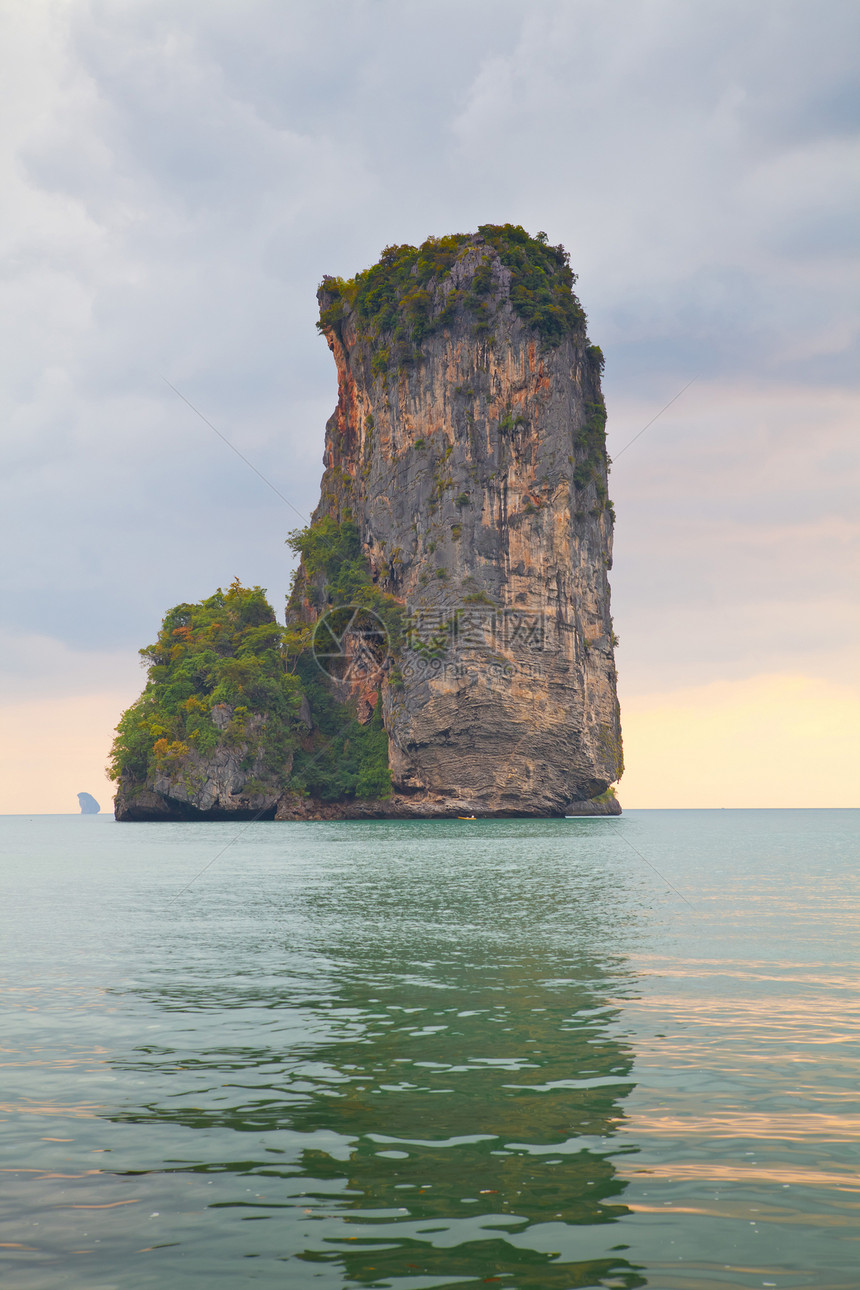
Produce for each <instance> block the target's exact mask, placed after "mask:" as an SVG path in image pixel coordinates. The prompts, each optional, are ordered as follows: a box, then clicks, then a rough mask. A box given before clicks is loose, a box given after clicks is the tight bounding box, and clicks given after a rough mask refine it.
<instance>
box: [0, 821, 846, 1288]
mask: <svg viewBox="0 0 860 1290" xmlns="http://www.w3.org/2000/svg"><path fill="white" fill-rule="evenodd" d="M858 824H860V813H858V812H851V811H701V812H698V811H674V812H673V811H666V812H661V811H651V812H645V811H643V812H635V811H633V812H630V813H628V814H626V815H624V816H623V817H621V818H620V819H618V820H556V821H501V820H499V821H476V822H474V823H473V822H468V821H463V822H460V821H434V822H429V821H428V822H384V823H383V822H379V823H376V822H366V823H321V824H274V823H258V824H253V825H250V826H247V825H246V826H242V825H238V824H223V823H213V824H151V825H133V824H125V825H116V824H114V823H113V821H111V820H109V819H105V818H102V817H90V818H88V817H76V816H75V817H59V816H56V817H38V816H37V817H32V818H25V817H3V818H0V875H2V911H3V939H4V953H3V972H2V977H3V980H2V994H0V1005H2V1010H3V1029H2V1034H3V1039H2V1050H3V1051H2V1054H0V1059H2V1062H3V1069H2V1090H0V1120H2V1123H0V1139H2V1160H0V1167H2V1172H0V1187H2V1194H3V1208H2V1221H0V1256H2V1262H3V1264H5V1265H6V1266H5V1281H4V1284H5V1285H7V1286H9V1287H12V1288H18V1287H20V1288H22V1290H23V1288H26V1290H37V1288H39V1287H46V1288H47V1287H50V1288H51V1290H55V1288H65V1287H69V1288H70V1290H71V1288H72V1287H74V1288H75V1290H78V1288H80V1290H84V1288H86V1290H93V1288H96V1287H98V1288H107V1287H118V1288H119V1287H121V1288H122V1290H136V1288H137V1287H144V1286H152V1285H159V1286H163V1287H171V1288H173V1287H178V1288H179V1290H183V1288H184V1287H192V1286H194V1287H196V1286H201V1287H202V1286H208V1285H210V1284H223V1285H225V1286H239V1285H246V1284H247V1285H249V1286H250V1285H259V1286H262V1287H269V1286H272V1287H275V1286H277V1287H289V1288H292V1287H305V1286H307V1287H319V1288H320V1290H334V1288H335V1287H346V1286H363V1287H383V1286H391V1287H397V1290H424V1288H425V1287H432V1286H452V1287H460V1286H464V1287H465V1286H470V1287H472V1286H475V1287H477V1286H485V1285H491V1286H500V1287H521V1288H522V1290H526V1288H529V1290H531V1288H533V1287H534V1288H540V1290H569V1288H572V1287H597V1286H606V1287H636V1286H650V1287H655V1288H657V1290H664V1288H665V1290H725V1287H735V1286H744V1287H759V1286H776V1287H779V1288H780V1290H788V1288H789V1287H799V1286H810V1287H815V1290H836V1288H837V1287H838V1288H839V1290H845V1288H849V1287H850V1288H851V1290H856V1287H858V1286H860V1272H858V1270H857V1269H858V1267H860V1250H858V1248H857V1243H856V1238H857V1236H858V1232H860V1205H859V1204H858V1201H860V1183H858V1173H857V1143H858V1138H860V1097H858V1081H857V1074H858V1065H857V1056H858V1044H857V1039H858V1026H857V1010H856V1004H857V992H856V991H857V977H858V972H857V963H856V948H857V940H856V913H857V905H858V900H857V880H856V874H857V855H858V847H857V842H858V832H860V829H858ZM201 871H202V872H201ZM188 884H190V886H189V885H188Z"/></svg>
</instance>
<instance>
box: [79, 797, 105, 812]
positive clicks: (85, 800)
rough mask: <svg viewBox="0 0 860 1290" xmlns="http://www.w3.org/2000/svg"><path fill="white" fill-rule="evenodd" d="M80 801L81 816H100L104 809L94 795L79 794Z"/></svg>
mask: <svg viewBox="0 0 860 1290" xmlns="http://www.w3.org/2000/svg"><path fill="white" fill-rule="evenodd" d="M78 801H79V802H80V804H81V815H98V813H99V811H100V810H101V809H102V808H101V807H100V806H99V804H98V802H97V801H96V799H95V798H94V797H93V795H92V793H78Z"/></svg>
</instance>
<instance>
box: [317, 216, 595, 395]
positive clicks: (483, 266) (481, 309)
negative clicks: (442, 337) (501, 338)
mask: <svg viewBox="0 0 860 1290" xmlns="http://www.w3.org/2000/svg"><path fill="white" fill-rule="evenodd" d="M470 246H475V247H477V249H478V251H479V253H480V255H481V258H480V260H479V263H478V265H477V268H476V269H475V272H474V274H473V276H472V281H471V285H470V286H469V288H468V290H466V289H455V288H453V287H450V286H449V287H448V289H447V290H442V289H441V288H442V286H443V284H444V283H445V282H446V280H447V279H448V278H449V277H450V274H451V269H452V267H453V265H454V263H455V261H456V260H457V258H458V256H459V255H460V254H461V253H462V252H463V251H464V249H466V248H467V247H470ZM496 257H498V260H499V261H500V262H501V264H502V265H503V266H504V268H505V269H507V270H508V271H509V273H510V300H511V305H512V306H513V309H514V311H515V312H516V314H517V315H518V316H519V317H520V318H522V320H523V321H524V322H525V323H526V324H528V326H530V327H532V328H533V329H534V330H535V331H536V332H537V334H538V335H539V337H540V339H541V342H542V344H543V346H544V347H545V348H547V349H550V348H553V347H555V346H556V345H558V344H560V343H561V341H562V340H563V339H564V337H565V336H566V335H568V334H569V333H571V332H573V331H575V330H581V329H582V328H583V327H584V322H585V315H584V313H583V311H582V307H581V305H580V303H579V301H578V300H577V298H576V296H575V295H574V294H573V284H574V282H575V281H576V275H575V274H574V273H573V272H572V271H571V268H570V264H569V256H568V254H567V252H566V251H565V250H564V248H563V247H561V246H549V245H548V244H547V239H546V234H541V233H539V234H538V235H537V237H530V236H529V234H528V233H527V232H526V231H525V229H524V228H522V227H521V226H520V225H518V224H482V225H480V227H479V229H478V233H477V234H465V233H455V234H452V235H450V236H449V237H440V238H434V237H431V238H428V239H427V241H426V242H422V244H421V245H420V246H417V247H416V246H410V245H403V246H387V247H386V248H385V250H384V251H383V252H382V255H381V257H380V259H379V262H378V263H377V264H374V265H372V266H371V267H370V268H369V269H365V270H364V272H363V273H358V274H356V276H355V277H354V278H350V279H348V280H346V279H343V278H335V277H325V278H323V281H322V284H321V288H320V290H321V293H322V295H321V300H322V309H321V312H320V320H319V322H318V324H317V326H318V327H319V329H320V330H321V331H325V330H327V329H328V328H330V327H333V328H336V329H337V328H339V327H340V326H341V325H342V323H343V320H344V318H345V316H346V314H347V311H348V310H350V311H351V314H352V319H353V324H354V326H355V328H356V330H357V333H358V337H359V340H361V341H364V342H369V343H371V344H372V346H373V354H372V359H371V366H372V370H373V372H374V374H375V375H379V374H381V373H384V372H385V371H387V370H388V369H389V368H390V367H391V366H398V367H403V366H408V365H410V364H411V363H414V362H416V361H417V360H418V358H419V357H420V352H419V348H418V347H419V346H420V344H421V342H422V340H423V339H424V338H425V336H428V335H430V334H431V333H433V332H435V331H438V330H439V329H440V328H443V327H447V326H449V325H450V324H451V322H452V321H453V319H454V316H455V314H456V311H457V309H458V307H460V306H462V308H463V309H464V310H466V311H467V312H468V313H469V314H471V316H472V319H473V331H474V334H475V336H476V337H478V338H480V337H482V336H489V335H490V334H491V333H492V330H493V322H494V317H495V309H494V294H495V293H494V291H493V286H494V280H495V279H494V274H493V262H494V260H495V259H496Z"/></svg>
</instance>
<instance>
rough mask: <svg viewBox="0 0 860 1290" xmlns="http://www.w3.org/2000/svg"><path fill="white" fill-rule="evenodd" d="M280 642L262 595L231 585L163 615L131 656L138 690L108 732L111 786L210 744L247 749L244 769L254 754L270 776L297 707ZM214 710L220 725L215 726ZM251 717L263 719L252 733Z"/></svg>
mask: <svg viewBox="0 0 860 1290" xmlns="http://www.w3.org/2000/svg"><path fill="white" fill-rule="evenodd" d="M282 637H283V629H282V628H281V627H279V626H278V623H277V622H276V620H275V615H274V612H273V610H272V608H271V606H270V605H269V604H268V603H267V601H266V597H265V592H264V591H263V589H262V588H261V587H251V588H248V587H243V586H242V584H241V583H240V582H239V581H238V579H237V580H236V581H235V582H233V583H232V585H231V586H230V587H229V588H228V590H227V591H226V592H224V591H222V590H221V589H220V588H219V589H218V591H217V592H216V593H215V595H214V596H210V597H209V598H208V599H207V600H204V601H203V602H202V603H200V604H197V605H189V604H182V605H177V606H176V608H175V609H171V610H170V612H169V613H168V614H167V615H166V617H165V619H164V622H163V623H162V626H161V630H160V632H159V633H158V638H157V640H156V642H155V644H154V645H148V646H147V647H146V648H145V649H142V650H141V651H140V654H141V657H142V658H143V659H145V660H146V662H147V664H148V668H147V683H146V687H145V689H144V691H143V694H142V695H141V696H140V698H139V699H138V700H137V702H136V703H134V704H132V706H131V707H130V708H129V709H128V710H127V711H126V712H125V713H124V714H123V716H122V718H121V720H120V723H119V725H118V727H117V734H116V739H115V741H114V745H113V749H112V751H111V760H110V765H109V773H110V775H111V778H113V779H118V778H119V777H120V775H121V774H123V773H125V774H126V775H128V776H129V777H131V778H132V779H133V780H135V781H136V782H138V783H141V784H143V783H147V782H149V783H151V782H152V780H153V778H154V775H155V772H156V771H157V770H159V769H162V768H164V767H170V766H172V765H176V764H178V763H180V762H181V760H182V758H183V757H184V756H185V755H186V754H188V753H189V752H191V751H192V750H194V751H195V752H197V753H200V754H201V755H203V756H206V755H207V754H211V753H212V752H214V751H215V749H216V747H217V746H218V745H219V744H227V745H230V746H234V747H235V746H239V745H248V746H249V754H248V755H249V757H250V760H251V761H253V760H254V757H255V754H256V753H257V752H259V751H262V753H263V756H264V765H265V768H266V770H267V771H269V772H271V773H272V774H277V772H278V770H279V769H282V768H283V766H284V764H285V763H286V760H287V758H288V757H289V754H290V751H291V750H292V747H293V742H294V741H293V737H292V733H291V729H290V723H291V719H292V718H293V717H294V715H295V713H296V712H297V711H298V707H299V703H300V699H301V693H300V687H299V683H298V681H297V679H296V678H295V677H293V676H290V675H288V674H287V672H286V670H285V668H284V653H283V643H282ZM216 708H219V709H220V713H221V714H223V717H224V718H225V719H226V722H225V721H222V722H220V723H219V724H218V725H216V723H215V721H214V720H213V710H214V709H216ZM251 717H262V718H263V720H262V722H261V723H253V726H254V727H255V728H254V730H253V733H249V730H248V724H249V719H250V718H251ZM250 745H253V749H252V750H251V749H250Z"/></svg>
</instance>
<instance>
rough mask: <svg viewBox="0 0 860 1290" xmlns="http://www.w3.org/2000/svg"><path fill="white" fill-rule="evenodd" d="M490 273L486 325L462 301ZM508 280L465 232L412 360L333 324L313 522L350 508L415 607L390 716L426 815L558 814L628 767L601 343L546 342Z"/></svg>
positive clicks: (388, 586) (387, 576) (404, 769)
mask: <svg viewBox="0 0 860 1290" xmlns="http://www.w3.org/2000/svg"><path fill="white" fill-rule="evenodd" d="M482 267H483V272H484V275H485V279H484V281H485V287H484V295H483V297H482V299H483V300H484V301H485V303H486V304H487V306H488V309H487V310H485V311H484V314H483V325H482V326H481V327H479V328H476V325H475V315H474V310H472V311H470V309H469V308H468V307H467V305H466V304H464V303H461V302H462V301H463V300H464V299H466V298H467V296H468V293H469V291H470V290H472V291H473V290H474V287H473V283H474V280H475V274H476V272H477V271H479V270H481V269H482ZM488 274H489V277H488V276H487V275H488ZM487 283H488V284H489V285H486V284H487ZM510 285H511V272H510V270H509V269H508V268H506V267H505V265H504V264H503V263H502V262H501V260H500V259H499V257H498V255H497V254H496V253H495V251H493V249H492V247H490V246H488V245H487V244H486V243H485V242H484V241H483V239H482V238H480V237H476V238H473V239H470V240H469V241H468V243H466V244H465V245H464V247H463V248H462V249H461V250H460V253H459V255H458V257H457V259H456V261H455V262H454V264H453V266H452V267H451V269H450V272H449V273H447V274H446V275H444V276H440V277H438V278H437V279H434V280H433V281H431V282H430V284H429V287H428V290H429V294H430V298H431V306H430V310H431V315H430V316H431V318H435V319H438V318H439V315H440V314H441V313H442V311H443V310H445V309H446V305H447V306H448V308H447V311H446V323H445V325H438V323H437V326H436V328H435V329H434V330H431V332H430V334H429V335H425V336H424V338H423V340H421V341H420V342H419V344H418V352H417V354H415V355H414V357H413V361H411V362H410V363H409V364H408V365H407V366H403V367H400V368H399V369H398V368H397V367H396V366H395V365H394V363H393V361H392V360H388V361H386V356H385V354H384V353H382V354H380V350H381V347H382V340H381V339H380V338H379V337H377V338H373V337H368V336H366V335H364V334H363V330H362V319H361V317H360V316H359V315H358V314H357V313H356V312H355V310H354V309H352V308H351V307H350V305H349V304H345V305H344V308H343V311H342V314H341V316H340V317H339V318H338V319H337V320H336V321H335V322H332V323H330V324H328V325H327V326H326V328H325V335H326V339H327V341H328V345H329V348H330V349H331V351H332V354H333V355H334V358H335V362H336V364H337V372H338V386H339V397H338V405H337V409H336V411H335V413H334V415H333V416H332V417H331V418H330V420H329V422H328V425H327V430H326V446H325V458H324V460H325V467H326V469H325V474H324V476H323V480H322V497H321V501H320V504H319V507H318V509H317V512H316V515H315V518H316V519H320V518H321V517H323V516H325V515H332V516H334V517H335V518H336V519H338V520H342V519H343V518H346V517H347V516H348V515H349V514H350V513H351V516H352V518H353V519H354V520H355V521H356V523H357V524H358V527H359V530H360V535H361V540H362V543H363V548H364V551H365V553H366V555H367V557H368V559H369V561H370V565H371V569H372V570H373V575H374V578H375V579H376V580H377V585H378V586H379V588H380V589H381V590H384V591H386V592H388V593H389V594H391V595H393V596H395V597H397V599H398V600H399V601H400V602H401V603H402V604H403V605H404V606H405V607H406V609H407V610H408V612H409V615H410V620H409V621H410V624H411V627H410V631H409V633H408V636H407V641H406V644H405V645H404V646H403V647H402V648H401V649H400V650H399V651H398V652H397V655H396V657H395V658H394V659H392V660H391V661H390V666H389V670H388V671H387V673H386V675H385V677H384V679H383V680H382V683H381V690H382V699H383V713H384V721H385V727H386V730H387V732H388V735H389V741H390V745H389V746H390V758H389V759H390V765H391V770H392V774H393V780H394V788H395V794H396V795H399V796H400V797H402V798H404V799H409V800H411V801H412V803H413V808H414V809H418V807H419V804H420V803H422V802H423V803H425V804H429V805H428V813H445V809H446V804H450V803H454V802H455V803H456V804H457V808H458V810H462V812H463V813H465V812H466V811H467V810H468V809H469V808H470V807H471V808H472V809H473V810H474V811H476V812H477V813H481V812H495V813H498V812H501V813H520V812H523V813H528V814H532V813H534V814H563V813H564V811H565V808H567V807H569V806H570V805H571V804H572V803H575V802H581V801H582V800H583V799H590V798H593V797H595V796H596V795H598V794H601V793H603V791H604V790H605V789H606V788H607V787H608V786H609V785H610V784H612V783H613V782H614V781H615V780H617V779H618V778H619V776H620V774H621V769H622V763H621V732H620V722H619V711H618V702H617V698H616V689H615V664H614V658H613V633H612V620H611V617H610V612H609V585H608V581H607V570H608V568H609V567H610V565H611V552H612V511H611V507H610V506H609V504H608V503H607V500H606V496H607V494H606V455H605V449H604V445H603V420H604V414H603V403H602V397H601V394H600V375H599V362H600V358H599V352H597V353H595V351H594V350H593V348H591V347H590V346H589V343H588V340H587V337H586V334H585V325H584V320H583V321H582V322H581V323H579V324H578V325H576V326H573V327H571V328H569V329H568V331H567V332H566V333H565V335H564V336H563V338H562V339H561V341H560V343H558V344H556V345H555V347H554V348H547V347H546V346H545V345H543V344H542V342H541V338H540V336H539V335H538V334H537V332H536V331H535V330H534V329H533V328H532V327H531V326H530V325H529V324H528V323H527V322H525V321H523V319H522V318H521V317H520V316H518V313H517V312H516V311H515V309H514V307H513V305H512V302H511V299H510ZM452 293H456V294H454V295H452ZM473 298H474V296H473ZM320 299H321V304H322V306H323V308H324V309H325V307H326V306H327V305H328V304H329V303H330V296H328V295H327V294H326V292H325V290H323V291H322V292H321V296H320ZM476 330H477V331H478V332H479V333H480V334H478V335H476ZM374 369H376V370H374ZM307 612H309V613H310V614H311V616H314V615H316V614H318V613H319V610H311V609H308V610H307ZM349 684H350V682H348V683H347V688H348V687H349ZM352 684H354V687H355V696H354V697H356V698H361V699H362V706H363V708H364V710H365V711H366V710H367V707H368V702H367V700H368V695H367V694H359V691H360V689H361V682H360V681H358V680H356V681H354V682H353V683H352ZM366 688H367V687H366V684H365V689H366ZM434 804H435V805H434Z"/></svg>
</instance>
